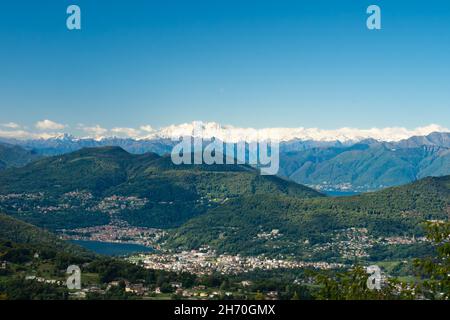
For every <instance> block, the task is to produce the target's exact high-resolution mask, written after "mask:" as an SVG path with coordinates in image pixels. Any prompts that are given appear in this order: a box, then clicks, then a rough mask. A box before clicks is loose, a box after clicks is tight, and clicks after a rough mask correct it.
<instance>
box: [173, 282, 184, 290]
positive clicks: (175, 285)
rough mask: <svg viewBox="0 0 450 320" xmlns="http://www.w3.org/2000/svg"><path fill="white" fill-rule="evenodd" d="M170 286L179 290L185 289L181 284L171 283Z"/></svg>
mask: <svg viewBox="0 0 450 320" xmlns="http://www.w3.org/2000/svg"><path fill="white" fill-rule="evenodd" d="M170 285H171V286H172V288H177V289H180V288H182V287H183V284H182V283H180V282H171V283H170Z"/></svg>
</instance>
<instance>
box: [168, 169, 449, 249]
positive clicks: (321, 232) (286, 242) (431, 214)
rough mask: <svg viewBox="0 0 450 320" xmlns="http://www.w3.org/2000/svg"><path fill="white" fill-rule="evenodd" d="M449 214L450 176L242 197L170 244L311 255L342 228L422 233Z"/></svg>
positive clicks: (196, 222)
mask: <svg viewBox="0 0 450 320" xmlns="http://www.w3.org/2000/svg"><path fill="white" fill-rule="evenodd" d="M449 213H450V176H446V177H441V178H426V179H423V180H420V181H417V182H415V183H412V184H409V185H404V186H400V187H394V188H390V189H385V190H382V191H379V192H373V193H367V194H363V195H359V196H353V197H341V198H331V197H330V198H312V199H294V198H291V197H286V196H270V197H267V196H256V197H243V198H239V199H235V200H233V201H230V202H228V203H227V204H226V205H224V206H221V207H219V208H214V209H211V210H209V211H208V213H206V214H204V215H201V216H199V217H196V218H194V219H192V220H190V221H188V222H187V223H186V224H184V225H183V226H182V227H180V228H178V229H176V230H175V231H174V232H173V233H172V234H171V235H170V237H169V239H168V244H169V246H171V247H174V248H179V249H192V248H199V247H201V246H203V245H209V246H211V247H212V248H214V249H217V250H218V251H219V252H230V253H243V254H259V253H285V254H296V255H297V256H304V257H308V256H310V253H311V251H313V249H314V246H315V245H320V244H324V243H330V242H333V240H332V238H333V236H336V232H343V231H342V230H346V229H349V228H365V229H367V232H368V235H370V236H371V237H375V238H376V237H389V236H419V235H421V234H422V230H423V229H422V227H421V224H422V223H423V222H424V221H425V220H428V219H448V216H449ZM273 230H275V232H272V231H273Z"/></svg>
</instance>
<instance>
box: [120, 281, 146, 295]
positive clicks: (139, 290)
mask: <svg viewBox="0 0 450 320" xmlns="http://www.w3.org/2000/svg"><path fill="white" fill-rule="evenodd" d="M146 291H147V288H145V287H144V285H143V284H142V283H137V284H128V285H127V286H126V287H125V292H131V293H134V294H137V295H140V296H142V295H144V293H145V292H146Z"/></svg>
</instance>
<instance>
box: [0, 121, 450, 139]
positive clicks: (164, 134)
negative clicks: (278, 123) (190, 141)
mask: <svg viewBox="0 0 450 320" xmlns="http://www.w3.org/2000/svg"><path fill="white" fill-rule="evenodd" d="M90 129H92V128H87V127H84V128H83V131H81V132H80V133H81V134H80V135H77V137H75V136H73V135H69V134H64V133H47V132H39V133H34V132H27V131H24V129H14V128H6V129H1V128H0V137H2V138H4V139H5V138H6V139H19V140H36V139H38V140H73V141H75V140H77V139H92V140H95V141H102V140H107V139H111V138H122V139H123V138H131V139H133V140H138V141H139V140H158V139H178V138H180V137H184V136H193V137H202V138H204V139H211V138H217V139H220V140H222V141H225V142H238V141H247V142H251V141H264V140H272V141H280V142H287V141H293V140H299V141H318V142H331V141H338V142H342V143H354V142H359V141H362V140H367V139H373V140H377V141H384V142H398V141H401V140H405V139H408V138H411V137H414V136H427V135H429V134H431V133H433V132H450V130H449V129H447V128H444V127H442V126H439V125H436V124H431V125H428V126H424V127H418V128H415V129H406V128H403V127H388V128H371V129H357V128H348V127H345V128H340V129H335V130H325V129H319V128H304V127H299V128H263V129H254V128H240V127H235V126H231V125H221V124H219V123H216V122H202V121H194V122H191V123H183V124H179V125H170V126H167V127H163V128H159V129H154V128H153V127H151V126H149V125H146V126H141V127H140V128H112V129H105V128H101V127H100V126H97V127H95V129H96V130H95V131H92V130H90ZM99 129H101V132H100V133H101V134H100V133H99V132H98V131H99ZM91 131H92V132H91ZM86 134H87V135H86Z"/></svg>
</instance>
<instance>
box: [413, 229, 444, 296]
mask: <svg viewBox="0 0 450 320" xmlns="http://www.w3.org/2000/svg"><path fill="white" fill-rule="evenodd" d="M426 231H427V238H428V240H430V241H432V242H433V243H434V244H435V246H436V256H434V257H429V258H425V259H416V260H415V261H414V265H415V267H416V268H417V271H418V272H419V274H420V275H421V276H422V278H423V279H424V281H423V282H422V283H421V284H420V285H418V290H419V291H420V292H422V294H423V295H424V297H425V298H427V299H439V300H448V299H449V298H450V242H449V240H450V222H448V221H447V222H429V223H427V225H426Z"/></svg>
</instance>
